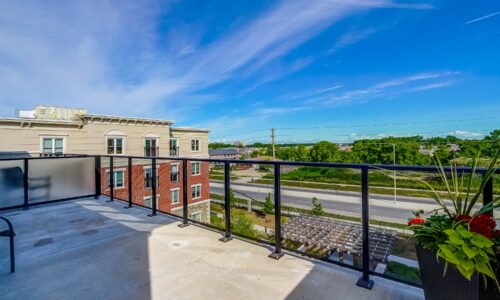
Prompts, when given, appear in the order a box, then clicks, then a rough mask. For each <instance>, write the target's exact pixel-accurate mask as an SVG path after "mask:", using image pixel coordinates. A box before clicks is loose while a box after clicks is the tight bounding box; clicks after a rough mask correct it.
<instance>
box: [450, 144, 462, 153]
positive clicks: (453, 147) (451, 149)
mask: <svg viewBox="0 0 500 300" xmlns="http://www.w3.org/2000/svg"><path fill="white" fill-rule="evenodd" d="M449 149H450V151H452V152H457V151H460V146H459V145H457V144H451V145H450V148H449Z"/></svg>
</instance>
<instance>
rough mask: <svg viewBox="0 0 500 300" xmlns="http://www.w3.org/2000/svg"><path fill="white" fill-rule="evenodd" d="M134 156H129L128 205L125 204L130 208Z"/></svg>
mask: <svg viewBox="0 0 500 300" xmlns="http://www.w3.org/2000/svg"><path fill="white" fill-rule="evenodd" d="M132 174H133V173H132V157H129V158H128V170H127V177H128V206H125V208H130V207H132V193H133V192H132Z"/></svg>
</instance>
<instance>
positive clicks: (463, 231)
mask: <svg viewBox="0 0 500 300" xmlns="http://www.w3.org/2000/svg"><path fill="white" fill-rule="evenodd" d="M456 231H457V232H458V233H459V234H460V235H461V236H462V237H464V238H466V239H468V238H471V237H472V236H473V235H472V233H471V232H470V231H469V230H467V229H465V228H464V227H463V226H457V228H456Z"/></svg>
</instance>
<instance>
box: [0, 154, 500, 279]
mask: <svg viewBox="0 0 500 300" xmlns="http://www.w3.org/2000/svg"><path fill="white" fill-rule="evenodd" d="M104 160H106V165H105V164H104ZM133 160H138V161H142V162H144V161H147V160H150V161H151V164H150V165H151V170H152V171H151V176H148V178H145V181H146V182H145V185H146V183H147V186H150V187H151V189H152V193H151V203H150V204H151V205H148V208H149V209H151V211H152V213H151V214H150V216H154V215H155V214H156V213H157V212H161V213H165V214H167V215H171V216H174V217H176V218H179V219H180V220H181V221H182V224H181V225H180V226H181V227H182V226H186V225H188V223H189V222H192V223H195V224H201V225H204V226H209V227H212V228H214V229H217V230H221V229H222V231H223V232H222V234H223V237H222V239H221V240H222V241H229V240H231V238H232V236H233V232H232V229H233V227H232V223H231V214H232V213H233V211H232V206H233V205H234V203H231V202H232V201H234V200H233V199H232V195H231V193H232V192H231V165H232V164H247V163H248V161H245V160H219V159H205V158H196V159H192V158H183V157H153V158H152V157H140V156H121V155H120V156H113V155H57V156H48V157H29V158H0V197H1V198H0V210H9V209H17V208H22V209H28V208H29V207H31V206H35V205H41V204H46V203H53V202H58V201H65V200H74V199H80V198H86V197H95V198H96V199H98V198H99V196H101V195H102V194H103V192H102V189H101V188H102V186H101V185H102V182H106V181H105V180H108V178H106V179H105V180H102V179H103V178H102V176H109V181H110V185H109V188H108V190H107V192H106V193H108V197H109V198H110V201H113V200H114V199H118V198H117V197H116V195H117V193H118V191H117V190H116V187H115V180H117V179H116V178H115V176H116V175H115V174H114V173H115V172H109V171H110V170H117V169H121V170H123V168H124V167H128V173H127V176H126V177H120V178H122V179H121V183H120V185H122V184H123V185H126V187H127V188H128V190H127V193H128V196H127V198H126V199H119V200H123V201H126V202H128V207H131V206H133V205H138V206H142V207H145V206H144V205H140V204H135V203H134V201H133V200H134V199H133V195H134V191H133V188H134V186H133V176H132V172H133V171H132V166H133ZM172 160H173V161H180V162H181V163H182V168H181V170H180V171H181V172H180V174H178V177H180V178H176V179H179V180H180V181H181V183H182V184H181V188H180V189H181V191H180V192H179V193H177V194H176V197H180V199H182V200H181V201H182V213H181V214H174V213H172V212H167V211H161V210H160V209H158V205H157V201H158V199H157V188H158V183H159V182H161V181H162V180H168V179H170V180H172V179H173V178H172V177H170V176H169V177H170V178H168V179H164V178H163V177H157V175H158V174H157V168H156V166H157V164H159V163H161V161H172ZM191 160H195V161H197V162H200V161H201V162H209V163H215V164H222V165H223V166H224V168H223V170H224V180H223V182H224V189H223V191H224V193H223V197H222V198H221V199H218V200H217V201H220V202H221V203H223V207H224V208H223V210H221V212H218V213H221V214H222V212H223V214H224V222H223V224H221V225H220V226H215V225H214V224H202V223H201V222H200V221H199V219H197V218H198V217H199V216H197V215H191V216H190V215H189V214H188V201H186V199H188V195H191V193H194V192H196V191H193V190H189V189H188V162H189V161H191ZM252 164H254V165H255V164H258V165H266V166H268V167H272V168H273V169H274V172H273V179H272V180H273V182H274V193H273V195H274V199H273V201H272V202H273V204H274V205H273V209H272V211H273V214H274V223H275V224H274V237H273V238H271V239H267V240H261V239H257V240H258V241H259V242H262V243H266V244H270V245H272V246H273V247H274V251H273V253H272V254H271V255H270V257H273V258H276V259H278V258H280V257H281V256H282V255H283V249H286V250H288V251H293V252H297V253H299V254H303V255H308V256H313V257H315V258H318V257H317V256H315V255H312V254H311V253H306V252H304V251H302V250H300V249H296V248H291V247H289V246H287V245H284V238H283V235H284V234H285V235H287V236H288V235H290V234H292V235H293V234H294V230H295V229H294V227H293V226H296V225H294V224H295V223H294V224H292V223H290V224H291V225H286V226H287V228H282V224H283V220H284V219H283V218H284V217H283V216H282V212H283V207H284V206H283V204H282V196H281V179H280V177H281V169H283V168H284V167H288V166H293V167H304V166H305V167H324V168H338V169H353V170H357V172H359V173H360V179H361V182H360V187H361V189H360V191H361V193H360V194H361V197H360V198H361V203H360V205H359V210H360V211H361V218H360V220H359V223H357V224H354V223H353V222H351V223H350V224H351V225H352V224H354V225H352V226H353V228H355V229H356V228H357V229H356V230H359V235H360V236H359V237H358V238H359V241H360V244H361V247H360V248H361V249H358V250H359V251H358V252H359V253H360V265H359V266H356V265H350V264H346V263H343V262H342V261H334V260H330V259H324V258H320V259H322V260H325V261H328V262H331V263H334V264H338V265H341V266H344V267H347V268H351V269H355V270H358V271H360V272H361V274H362V275H361V278H360V279H359V281H358V282H357V285H358V286H361V287H365V288H371V287H372V285H373V281H371V280H370V275H376V276H380V277H384V278H387V279H391V280H395V281H399V282H403V283H407V284H412V285H416V286H418V284H414V283H411V282H407V281H405V280H403V279H397V278H393V277H390V276H387V275H384V274H380V273H378V272H376V271H375V270H373V269H372V268H371V267H370V264H371V257H372V256H373V255H375V256H376V255H377V253H375V252H376V251H375V250H377V249H375V248H376V247H377V245H375V244H378V241H377V243H374V241H373V240H372V239H373V238H374V237H375V236H377V234H378V233H377V232H373V231H371V230H372V229H371V228H370V226H369V223H370V211H369V209H370V205H369V188H370V185H369V181H368V179H369V176H368V174H369V171H379V170H390V171H409V172H426V173H427V172H428V173H436V172H437V171H438V169H437V168H436V167H434V166H402V165H372V164H345V163H318V162H288V161H252ZM148 165H149V163H148ZM106 169H107V171H106V172H107V173H109V174H108V175H105V174H104V173H103V170H106ZM444 169H445V171H450V170H451V168H450V167H445V168H444ZM75 170H78V172H75ZM457 170H458V171H459V172H463V173H470V172H471V171H472V169H471V168H468V167H459V168H457ZM123 172H125V171H123ZM475 172H476V173H477V174H479V176H481V174H484V173H485V172H486V169H484V168H478V169H476V170H475ZM499 173H500V169H497V170H496V172H495V174H499ZM120 176H125V174H120ZM124 178H127V180H125V179H124ZM152 178H158V182H157V180H152ZM40 182H42V184H41V185H40ZM493 182H494V181H493V179H492V178H490V179H489V181H488V183H487V184H486V186H485V189H484V191H483V203H484V204H486V203H489V202H492V201H493ZM191 188H192V187H191ZM214 201H215V200H214ZM302 218H303V219H304V220H305V221H306V222H312V223H314V222H316V223H318V224H320V225H321V222H323V221H324V220H323V219H315V218H314V217H307V216H304V217H302ZM298 220H299V221H300V219H298ZM292 225H293V226H292ZM299 226H300V225H299ZM342 226H344V227H345V226H346V225H345V224H344V225H342ZM344 229H345V228H344ZM298 230H299V231H300V228H298ZM239 235H240V236H243V237H247V236H245V234H239ZM374 247H375V248H374ZM371 248H372V249H371ZM374 249H375V250H374Z"/></svg>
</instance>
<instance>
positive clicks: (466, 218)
mask: <svg viewBox="0 0 500 300" xmlns="http://www.w3.org/2000/svg"><path fill="white" fill-rule="evenodd" d="M471 219H472V217H471V216H468V215H459V216H456V217H455V220H456V221H459V222H460V221H464V223H469V221H470V220H471Z"/></svg>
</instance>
